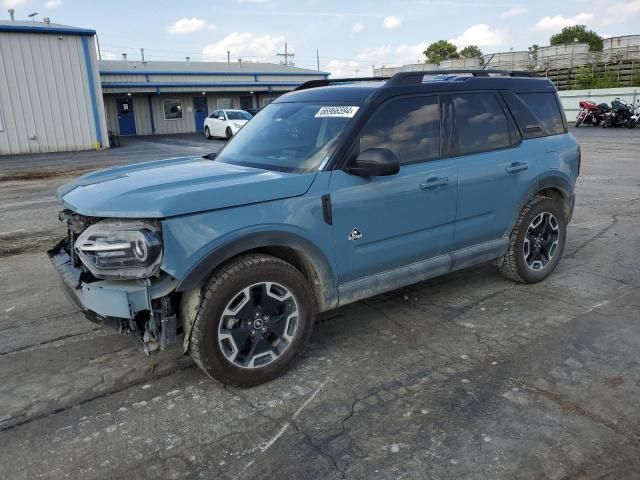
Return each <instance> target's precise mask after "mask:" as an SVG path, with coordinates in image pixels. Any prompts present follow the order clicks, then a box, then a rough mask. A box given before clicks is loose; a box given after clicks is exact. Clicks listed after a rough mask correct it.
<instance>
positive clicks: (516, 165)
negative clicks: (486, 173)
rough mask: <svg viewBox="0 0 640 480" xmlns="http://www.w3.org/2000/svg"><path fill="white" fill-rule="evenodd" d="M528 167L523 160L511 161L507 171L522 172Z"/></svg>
mask: <svg viewBox="0 0 640 480" xmlns="http://www.w3.org/2000/svg"><path fill="white" fill-rule="evenodd" d="M527 168H529V165H528V164H526V163H523V162H513V163H512V164H511V165H509V166H508V167H507V173H517V172H522V171H524V170H526V169H527Z"/></svg>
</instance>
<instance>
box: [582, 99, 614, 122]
mask: <svg viewBox="0 0 640 480" xmlns="http://www.w3.org/2000/svg"><path fill="white" fill-rule="evenodd" d="M610 111H611V108H609V105H608V104H606V103H600V104H598V105H596V103H595V102H592V101H591V100H582V101H581V102H580V111H579V112H578V116H577V117H576V127H579V126H580V125H593V126H594V127H597V126H598V125H600V123H602V121H603V120H604V117H605V115H606V114H607V113H609V112H610Z"/></svg>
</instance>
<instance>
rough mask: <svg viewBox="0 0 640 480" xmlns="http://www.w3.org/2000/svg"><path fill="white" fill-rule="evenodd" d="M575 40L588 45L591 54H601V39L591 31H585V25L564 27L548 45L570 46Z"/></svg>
mask: <svg viewBox="0 0 640 480" xmlns="http://www.w3.org/2000/svg"><path fill="white" fill-rule="evenodd" d="M576 40H577V41H578V42H579V43H587V44H589V50H591V51H592V52H601V51H602V48H603V46H604V43H603V42H602V37H601V36H600V35H598V34H597V33H596V32H594V31H593V30H587V27H586V26H585V25H573V26H571V27H564V28H563V29H562V31H561V32H560V33H556V34H555V35H553V36H552V37H551V39H550V40H549V43H550V44H551V45H571V44H572V43H574V42H575V41H576Z"/></svg>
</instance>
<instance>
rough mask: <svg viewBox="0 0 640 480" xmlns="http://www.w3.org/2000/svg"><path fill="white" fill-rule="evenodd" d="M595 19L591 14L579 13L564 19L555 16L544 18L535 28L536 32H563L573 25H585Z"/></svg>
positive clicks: (560, 16)
mask: <svg viewBox="0 0 640 480" xmlns="http://www.w3.org/2000/svg"><path fill="white" fill-rule="evenodd" d="M592 18H593V15H592V14H591V13H584V12H583V13H579V14H577V15H575V16H573V17H563V16H562V15H554V16H553V17H549V16H547V17H543V18H541V19H540V20H539V21H538V23H536V24H535V26H534V27H533V29H534V30H538V31H545V30H551V31H552V30H561V29H562V28H564V27H571V26H572V25H583V24H585V23H586V22H588V21H589V20H591V19H592Z"/></svg>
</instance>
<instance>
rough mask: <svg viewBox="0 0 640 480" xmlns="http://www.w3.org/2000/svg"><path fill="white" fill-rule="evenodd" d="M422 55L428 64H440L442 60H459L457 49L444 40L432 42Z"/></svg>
mask: <svg viewBox="0 0 640 480" xmlns="http://www.w3.org/2000/svg"><path fill="white" fill-rule="evenodd" d="M423 53H424V55H425V56H426V57H427V62H429V63H440V62H442V61H443V60H448V59H450V58H460V54H459V53H458V47H456V46H455V45H454V44H453V43H451V42H447V41H446V40H438V41H437V42H433V43H432V44H431V45H429V46H428V47H427V49H426V50H425V51H424V52H423Z"/></svg>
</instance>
